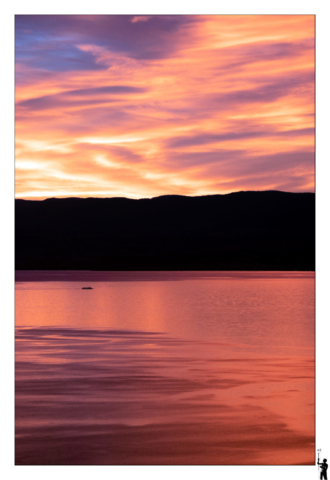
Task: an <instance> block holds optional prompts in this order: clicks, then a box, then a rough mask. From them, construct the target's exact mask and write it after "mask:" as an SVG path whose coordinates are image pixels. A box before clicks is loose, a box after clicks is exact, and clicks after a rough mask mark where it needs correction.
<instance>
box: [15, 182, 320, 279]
mask: <svg viewBox="0 0 330 480" xmlns="http://www.w3.org/2000/svg"><path fill="white" fill-rule="evenodd" d="M15 221H16V225H15V230H16V265H15V268H16V270H69V271H75V270H90V271H314V269H315V194H313V193H286V192H277V191H266V192H237V193H232V194H228V195H208V196H201V197H184V196H163V197H157V198H152V199H140V200H131V199H127V198H85V199H82V198H65V199H56V198H53V199H46V200H43V201H31V200H16V201H15Z"/></svg>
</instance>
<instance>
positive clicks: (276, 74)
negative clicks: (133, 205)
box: [15, 15, 315, 200]
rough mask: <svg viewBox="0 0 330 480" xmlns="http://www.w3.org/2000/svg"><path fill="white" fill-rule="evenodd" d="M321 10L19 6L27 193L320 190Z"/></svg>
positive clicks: (18, 134)
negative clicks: (141, 11) (317, 81)
mask: <svg viewBox="0 0 330 480" xmlns="http://www.w3.org/2000/svg"><path fill="white" fill-rule="evenodd" d="M314 21H315V17H314V16H313V15H196V16H194V15H155V16H146V15H138V16H134V15H80V16H79V15H16V17H15V194H16V198H25V199H40V200H41V199H44V198H48V197H73V196H74V197H121V196H124V197H129V198H150V197H155V196H159V195H168V194H177V195H192V196H195V195H208V194H226V193H230V192H235V191H241V190H282V191H290V192H313V191H314V187H315V185H314V173H315V164H314V160H315V159H314V154H315V147H314V77H315V60H314V37H315V35H314V33H315V32H314Z"/></svg>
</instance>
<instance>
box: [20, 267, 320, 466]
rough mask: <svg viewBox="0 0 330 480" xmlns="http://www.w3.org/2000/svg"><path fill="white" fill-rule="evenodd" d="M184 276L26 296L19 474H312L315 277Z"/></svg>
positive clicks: (24, 287) (24, 290)
mask: <svg viewBox="0 0 330 480" xmlns="http://www.w3.org/2000/svg"><path fill="white" fill-rule="evenodd" d="M101 273H102V272H101ZM166 273H169V272H166ZM180 273H181V272H180ZM213 273H214V272H213ZM97 275H100V272H97ZM173 275H174V274H172V278H171V279H170V278H168V279H167V280H166V281H159V280H157V281H156V280H155V278H154V277H155V273H152V276H151V279H149V280H148V281H141V280H139V281H136V280H132V277H128V276H127V277H126V279H128V278H130V280H127V281H118V282H117V281H109V279H108V280H107V281H101V280H100V277H98V280H97V281H96V280H95V278H94V281H91V279H89V281H88V285H90V286H92V287H93V290H90V291H84V290H82V289H81V288H82V286H85V285H86V280H88V278H87V277H86V278H84V279H83V280H82V281H77V279H74V280H70V281H68V278H66V281H63V276H62V281H58V280H56V281H55V280H54V278H53V279H49V280H48V281H45V282H42V281H38V282H25V281H24V282H23V283H18V284H17V290H16V463H17V464H147V465H148V464H162V465H164V464H202V465H203V464H220V465H221V464H227V465H231V464H234V465H237V464H245V465H246V464H274V465H276V464H306V463H310V464H313V463H314V278H313V276H312V275H310V274H306V275H302V274H300V276H296V275H294V274H293V275H289V274H288V273H285V274H283V276H281V275H280V274H279V273H277V274H276V276H273V277H272V276H271V275H269V274H267V275H264V276H263V275H262V274H260V273H258V276H254V277H253V276H252V277H251V276H249V277H245V278H242V277H240V276H239V274H238V273H236V276H234V275H231V276H229V277H230V278H228V275H223V276H221V275H219V276H216V275H215V277H214V278H213V277H212V278H207V275H206V276H203V275H201V276H200V277H199V278H198V277H197V275H195V274H194V275H193V278H190V279H189V278H187V277H186V276H185V277H183V276H182V277H180V275H179V278H180V280H179V281H178V280H173ZM133 277H134V275H133ZM275 277H276V278H275ZM145 278H146V277H145ZM39 280H40V279H39Z"/></svg>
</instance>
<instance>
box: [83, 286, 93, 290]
mask: <svg viewBox="0 0 330 480" xmlns="http://www.w3.org/2000/svg"><path fill="white" fill-rule="evenodd" d="M82 290H93V287H82Z"/></svg>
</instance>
